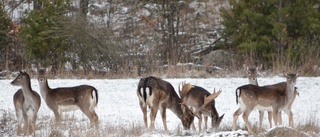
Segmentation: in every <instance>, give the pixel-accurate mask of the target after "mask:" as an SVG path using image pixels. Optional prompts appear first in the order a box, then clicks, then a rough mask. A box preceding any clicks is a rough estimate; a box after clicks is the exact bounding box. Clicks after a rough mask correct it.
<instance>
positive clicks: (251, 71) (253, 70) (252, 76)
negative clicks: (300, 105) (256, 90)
mask: <svg viewBox="0 0 320 137" xmlns="http://www.w3.org/2000/svg"><path fill="white" fill-rule="evenodd" d="M243 67H244V69H245V71H246V72H247V76H248V79H249V83H250V84H253V85H257V86H259V84H258V72H259V71H260V70H261V68H262V64H261V65H260V66H257V67H249V66H246V65H245V64H244V65H243ZM282 84H283V85H282V87H283V86H286V83H283V82H282ZM294 94H295V96H299V92H298V91H297V88H296V87H295V90H294ZM294 99H295V98H294ZM294 99H293V100H294ZM267 112H268V120H269V125H270V128H271V127H272V111H267ZM281 115H282V114H281V111H279V114H278V116H279V117H278V120H279V124H280V125H281V124H282V117H281ZM263 117H264V111H261V110H259V126H260V131H262V120H263Z"/></svg>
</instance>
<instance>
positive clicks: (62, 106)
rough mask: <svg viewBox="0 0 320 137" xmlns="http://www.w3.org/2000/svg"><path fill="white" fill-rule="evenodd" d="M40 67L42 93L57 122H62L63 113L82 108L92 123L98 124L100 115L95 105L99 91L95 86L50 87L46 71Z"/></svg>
mask: <svg viewBox="0 0 320 137" xmlns="http://www.w3.org/2000/svg"><path fill="white" fill-rule="evenodd" d="M49 70H50V69H38V82H39V86H40V94H41V96H42V98H43V99H44V100H45V102H46V104H47V106H48V107H49V108H50V109H51V110H52V111H53V113H54V115H55V119H56V123H57V124H58V123H60V122H61V113H62V112H64V111H74V110H78V109H80V110H81V111H82V112H83V113H84V114H85V115H86V116H87V117H88V118H89V119H90V125H91V126H93V125H96V126H98V121H99V118H98V115H97V114H96V112H95V107H96V106H97V104H98V91H97V89H96V88H94V87H93V86H89V85H80V86H75V87H60V88H54V89H52V88H50V87H49V85H48V79H47V76H46V71H49Z"/></svg>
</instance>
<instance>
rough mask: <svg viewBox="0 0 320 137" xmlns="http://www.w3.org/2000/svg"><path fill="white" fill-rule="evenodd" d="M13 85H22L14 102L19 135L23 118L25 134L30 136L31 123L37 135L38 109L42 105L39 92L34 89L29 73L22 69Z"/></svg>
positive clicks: (14, 97) (15, 95)
mask: <svg viewBox="0 0 320 137" xmlns="http://www.w3.org/2000/svg"><path fill="white" fill-rule="evenodd" d="M11 85H14V86H21V89H19V90H18V91H17V92H16V93H15V94H14V96H13V104H14V108H15V110H16V116H17V119H18V135H20V134H21V124H22V119H24V135H25V136H29V135H30V132H29V127H30V125H31V127H32V132H33V133H34V134H33V135H34V136H36V134H35V131H36V121H37V114H38V110H39V108H40V106H41V98H40V96H39V94H38V93H37V92H35V91H33V90H32V88H31V82H30V77H29V75H28V73H26V72H24V71H20V72H19V75H18V76H17V77H16V78H15V79H14V80H13V81H12V82H11Z"/></svg>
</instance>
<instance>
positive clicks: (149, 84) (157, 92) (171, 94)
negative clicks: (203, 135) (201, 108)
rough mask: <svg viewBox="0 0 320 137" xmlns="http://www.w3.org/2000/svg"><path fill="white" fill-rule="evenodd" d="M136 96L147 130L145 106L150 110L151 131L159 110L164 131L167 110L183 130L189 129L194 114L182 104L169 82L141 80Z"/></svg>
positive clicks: (157, 79) (150, 78)
mask: <svg viewBox="0 0 320 137" xmlns="http://www.w3.org/2000/svg"><path fill="white" fill-rule="evenodd" d="M137 95H138V98H139V104H140V108H141V110H142V112H143V120H144V124H145V127H147V128H148V121H147V106H149V107H150V108H151V112H150V120H151V124H150V128H151V129H154V121H155V118H156V115H157V111H158V109H159V110H160V113H161V117H162V122H163V125H164V129H165V130H166V131H167V130H168V128H167V122H166V109H167V108H168V109H170V110H171V111H172V112H173V113H174V114H175V115H176V116H177V117H178V118H179V119H180V120H181V122H182V125H183V127H184V129H190V125H191V123H192V122H193V119H194V114H193V113H192V111H191V110H190V109H189V108H188V107H187V106H185V105H184V104H182V100H181V99H180V98H179V96H178V94H177V93H176V91H175V90H174V88H173V86H172V85H171V84H170V83H169V82H167V81H165V80H162V79H160V78H157V77H153V76H149V77H146V78H141V79H140V81H139V84H138V88H137Z"/></svg>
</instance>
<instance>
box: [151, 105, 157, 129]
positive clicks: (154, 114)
mask: <svg viewBox="0 0 320 137" xmlns="http://www.w3.org/2000/svg"><path fill="white" fill-rule="evenodd" d="M157 111H158V106H157V105H154V106H152V107H151V112H150V121H151V124H150V128H151V129H154V121H155V119H156V116H157Z"/></svg>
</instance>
